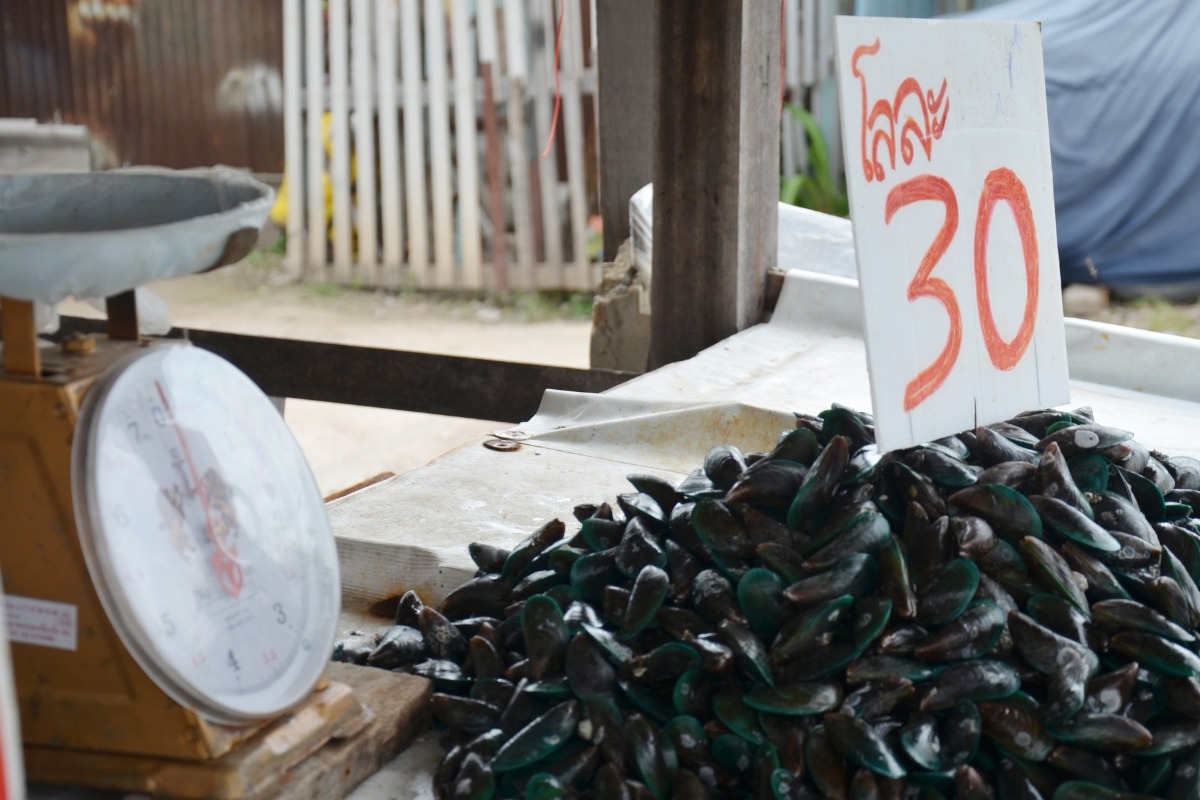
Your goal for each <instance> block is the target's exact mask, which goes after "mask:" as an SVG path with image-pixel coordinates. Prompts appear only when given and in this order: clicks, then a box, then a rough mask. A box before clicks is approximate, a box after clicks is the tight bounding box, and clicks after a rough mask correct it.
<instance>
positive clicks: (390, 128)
mask: <svg viewBox="0 0 1200 800" xmlns="http://www.w3.org/2000/svg"><path fill="white" fill-rule="evenodd" d="M375 68H376V85H377V86H378V87H379V101H378V102H379V177H380V180H379V183H380V188H381V197H380V218H381V223H382V228H383V264H382V267H381V269H380V282H381V283H382V285H383V286H384V287H386V288H388V289H398V288H400V268H401V266H402V264H403V261H404V210H403V208H402V201H401V195H400V182H401V178H402V176H401V172H400V129H399V120H398V117H397V114H398V112H399V109H398V108H397V103H396V0H375Z"/></svg>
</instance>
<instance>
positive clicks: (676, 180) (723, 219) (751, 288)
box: [649, 0, 780, 369]
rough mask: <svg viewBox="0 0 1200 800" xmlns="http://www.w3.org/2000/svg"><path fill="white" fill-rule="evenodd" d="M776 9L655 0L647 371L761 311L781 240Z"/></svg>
mask: <svg viewBox="0 0 1200 800" xmlns="http://www.w3.org/2000/svg"><path fill="white" fill-rule="evenodd" d="M779 13H780V6H779V3H778V2H771V1H770V0H742V1H741V2H733V0H655V19H654V25H655V33H654V41H655V48H654V50H655V65H654V80H653V86H654V91H655V99H654V105H655V108H656V109H657V115H656V117H655V124H654V167H653V174H654V253H653V264H654V274H653V278H652V280H651V306H652V308H653V314H652V317H651V326H650V358H649V367H650V368H651V369H655V368H657V367H660V366H662V365H664V364H668V363H670V362H672V361H679V360H681V359H685V358H689V357H691V356H693V355H695V354H696V353H697V352H699V351H700V350H702V349H704V348H705V347H709V346H710V345H713V344H716V343H717V342H719V341H721V340H722V339H725V338H727V337H728V336H730V335H732V334H734V333H736V332H737V331H739V330H741V329H742V328H744V327H746V326H748V325H752V324H754V323H755V322H757V321H758V319H759V315H760V311H761V305H762V293H763V285H764V283H765V281H766V273H767V270H768V269H769V268H770V267H772V266H774V264H775V260H776V249H777V246H778V244H777V242H778V211H777V204H778V202H779V57H780V30H779Z"/></svg>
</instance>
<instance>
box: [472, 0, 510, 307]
mask: <svg viewBox="0 0 1200 800" xmlns="http://www.w3.org/2000/svg"><path fill="white" fill-rule="evenodd" d="M475 20H476V23H475V25H476V28H477V29H478V31H479V75H480V77H481V78H483V79H484V81H485V83H484V107H483V119H484V162H483V163H484V175H485V182H484V184H483V186H484V190H483V191H484V194H483V196H482V197H481V199H480V205H483V206H486V208H487V209H488V211H487V216H488V219H489V220H490V222H491V241H490V245H491V246H490V247H489V248H488V249H487V254H486V256H485V261H486V262H487V263H490V264H491V267H492V278H491V281H490V283H489V284H487V285H490V286H492V287H494V288H496V289H497V290H502V291H503V290H507V289H508V288H509V285H510V279H509V269H508V214H507V213H506V208H507V207H508V203H507V202H506V195H505V192H504V143H503V142H502V141H501V139H502V137H503V134H502V133H501V131H500V127H499V126H500V110H501V108H502V107H503V105H504V101H503V99H502V98H503V94H504V91H505V82H504V78H503V75H502V73H501V71H500V48H499V46H498V43H497V36H496V2H495V0H478V5H477V7H476V11H475ZM488 77H490V80H491V85H490V86H488V84H487V79H488ZM489 92H490V94H489ZM489 98H490V103H491V105H490V106H489V105H488V103H489ZM489 118H490V119H491V120H492V122H491V123H489ZM489 124H492V125H494V128H493V129H492V130H491V132H490V133H489V128H488V126H489ZM489 135H490V136H492V137H494V140H493V139H489V138H488V137H489ZM493 159H494V160H495V161H494V163H493ZM493 169H494V170H495V171H494V172H493ZM493 178H496V180H495V181H494V180H493Z"/></svg>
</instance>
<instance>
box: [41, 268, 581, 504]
mask: <svg viewBox="0 0 1200 800" xmlns="http://www.w3.org/2000/svg"><path fill="white" fill-rule="evenodd" d="M150 289H151V290H152V291H154V292H155V293H156V294H157V295H158V296H159V297H161V298H162V299H163V300H164V301H165V302H166V303H167V306H168V307H169V309H170V312H171V321H172V323H173V324H175V325H178V326H183V327H191V328H199V329H207V330H221V331H229V332H233V333H246V334H256V335H263V336H278V337H283V338H294V339H309V340H319V341H327V342H338V343H343V344H355V345H366V346H372V347H387V348H394V349H398V350H414V351H419V352H425V353H444V354H448V355H457V356H473V357H477V358H491V359H498V360H502V361H526V362H530V363H539V364H551V365H556V366H566V367H587V366H588V344H589V337H590V332H591V319H590V317H584V316H583V314H582V311H581V309H580V308H578V306H571V305H569V304H568V305H566V306H565V307H559V305H556V304H553V303H551V302H548V301H546V300H544V299H537V298H528V297H521V298H518V299H517V300H518V302H517V303H516V304H515V306H514V307H512V308H497V307H495V306H494V305H490V304H485V303H481V302H470V301H464V300H457V301H450V300H444V299H443V300H436V299H435V300H431V299H428V298H424V297H422V296H420V295H416V294H411V293H410V294H400V295H387V294H382V293H380V294H376V293H372V292H363V291H351V290H344V289H340V288H337V287H333V286H329V285H324V284H317V285H310V286H299V285H294V284H284V283H282V282H281V275H280V272H279V270H278V259H277V258H275V257H272V256H270V255H266V254H262V253H256V254H253V255H252V256H251V257H250V258H248V259H247V260H246V261H243V262H242V263H240V264H237V265H235V266H232V267H226V268H225V269H222V270H218V271H217V272H214V273H210V274H208V275H195V276H189V277H185V278H178V279H175V280H172V281H166V282H163V283H157V284H152V285H151V286H150ZM60 310H61V311H62V312H63V313H65V314H77V313H78V314H88V315H94V313H95V312H93V311H91V309H87V308H85V307H83V306H82V305H81V304H76V303H64V304H63V306H62V307H61V309H60ZM284 416H285V418H286V419H287V422H288V424H289V426H290V427H291V429H292V431H293V433H294V434H295V436H296V439H297V440H298V441H299V443H300V446H301V448H303V450H304V453H305V455H306V456H307V457H308V461H309V464H310V466H311V467H312V470H313V473H314V474H315V476H316V478H317V483H318V485H319V486H320V488H321V492H322V494H325V495H328V494H331V493H333V492H336V491H339V490H341V489H344V488H346V487H348V486H352V485H354V484H356V483H358V482H359V481H362V480H364V479H366V478H368V477H370V476H373V475H376V474H378V473H380V472H384V471H391V472H396V473H399V472H404V471H406V470H409V469H412V468H413V467H417V466H420V465H422V464H425V463H427V462H429V461H431V460H432V459H434V458H437V457H438V456H439V455H441V454H443V453H445V452H447V451H449V450H451V449H453V448H454V447H457V446H458V445H460V444H462V443H464V442H467V441H471V440H473V439H475V438H477V437H479V436H481V435H483V434H485V433H487V432H489V431H492V430H498V429H502V428H507V427H510V426H511V424H512V423H515V422H521V421H523V420H473V419H462V418H459V417H443V416H438V415H432V414H416V413H411V412H403V411H391V410H386V409H378V408H366V407H360V406H347V405H339V404H335V403H318V402H312V401H305V400H288V401H287V403H286V405H285V408H284Z"/></svg>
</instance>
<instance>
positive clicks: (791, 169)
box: [779, 111, 796, 178]
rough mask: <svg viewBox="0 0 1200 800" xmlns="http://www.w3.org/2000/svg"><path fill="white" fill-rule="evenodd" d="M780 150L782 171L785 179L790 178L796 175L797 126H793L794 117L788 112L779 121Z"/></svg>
mask: <svg viewBox="0 0 1200 800" xmlns="http://www.w3.org/2000/svg"><path fill="white" fill-rule="evenodd" d="M779 149H780V152H781V158H780V165H779V166H780V170H781V172H782V175H783V177H785V178H790V177H792V176H793V175H795V174H796V126H795V125H793V124H792V115H791V114H789V113H788V112H787V111H784V112H783V116H782V117H781V118H780V120H779Z"/></svg>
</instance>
